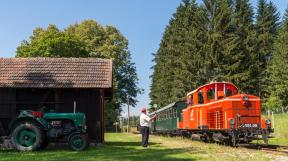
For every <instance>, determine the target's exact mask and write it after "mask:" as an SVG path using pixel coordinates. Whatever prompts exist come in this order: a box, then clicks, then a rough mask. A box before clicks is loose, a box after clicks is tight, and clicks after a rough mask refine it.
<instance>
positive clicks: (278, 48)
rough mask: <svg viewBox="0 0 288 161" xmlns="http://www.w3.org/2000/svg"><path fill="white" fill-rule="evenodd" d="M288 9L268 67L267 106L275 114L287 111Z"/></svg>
mask: <svg viewBox="0 0 288 161" xmlns="http://www.w3.org/2000/svg"><path fill="white" fill-rule="evenodd" d="M287 47H288V9H286V12H285V15H284V17H283V22H282V24H281V27H280V30H279V33H278V35H277V38H276V40H275V43H274V48H273V49H274V50H273V55H272V60H271V63H270V64H269V67H268V73H269V79H270V82H271V83H270V85H269V88H268V89H269V91H270V93H271V96H270V97H269V98H268V101H267V106H268V107H269V108H270V109H272V110H274V111H276V112H280V111H281V112H285V111H287V110H288V100H287V98H288V48H287Z"/></svg>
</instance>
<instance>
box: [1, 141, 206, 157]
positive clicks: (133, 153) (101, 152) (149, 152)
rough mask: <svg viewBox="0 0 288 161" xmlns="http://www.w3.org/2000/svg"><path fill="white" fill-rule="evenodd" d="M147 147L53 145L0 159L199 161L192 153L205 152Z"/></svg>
mask: <svg viewBox="0 0 288 161" xmlns="http://www.w3.org/2000/svg"><path fill="white" fill-rule="evenodd" d="M149 145H150V147H148V148H143V147H141V146H140V143H139V142H117V141H111V142H106V143H105V144H104V145H103V146H96V147H89V148H88V149H87V150H86V151H82V152H75V151H71V150H70V149H69V147H68V145H64V144H60V145H57V144H55V145H54V146H49V147H48V148H47V149H45V150H43V151H37V152H25V153H20V152H16V151H13V150H4V151H0V156H1V158H0V160H13V161H17V160H19V161H20V160H21V161H26V160H27V161H28V160H29V161H30V160H35V161H36V160H41V161H46V160H53V161H54V160H55V161H57V160H59V161H66V160H67V161H68V160H69V161H78V160H88V161H94V160H95V161H97V160H121V161H122V160H137V161H147V160H149V161H152V160H167V161H174V160H184V161H188V160H189V161H193V160H196V159H199V158H195V157H193V156H192V155H191V154H199V153H205V152H204V151H201V150H199V149H198V148H193V147H190V148H175V149H173V148H168V149H167V148H166V147H162V146H161V144H160V143H153V142H151V143H150V144H149Z"/></svg>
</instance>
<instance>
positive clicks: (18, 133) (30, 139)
mask: <svg viewBox="0 0 288 161" xmlns="http://www.w3.org/2000/svg"><path fill="white" fill-rule="evenodd" d="M43 140H44V132H43V131H42V129H41V128H40V127H38V126H37V125H35V124H33V123H29V122H26V123H21V124H19V125H18V126H17V127H16V128H15V129H14V130H13V132H12V143H13V145H14V147H15V148H16V149H17V150H18V151H34V150H38V149H40V148H41V146H42V144H43Z"/></svg>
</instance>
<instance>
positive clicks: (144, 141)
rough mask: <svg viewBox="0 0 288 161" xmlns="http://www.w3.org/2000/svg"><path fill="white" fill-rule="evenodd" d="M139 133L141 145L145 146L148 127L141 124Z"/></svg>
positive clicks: (147, 138) (146, 144)
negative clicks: (140, 134)
mask: <svg viewBox="0 0 288 161" xmlns="http://www.w3.org/2000/svg"><path fill="white" fill-rule="evenodd" d="M141 133H142V144H141V145H142V146H143V147H147V146H148V140H149V127H146V126H141Z"/></svg>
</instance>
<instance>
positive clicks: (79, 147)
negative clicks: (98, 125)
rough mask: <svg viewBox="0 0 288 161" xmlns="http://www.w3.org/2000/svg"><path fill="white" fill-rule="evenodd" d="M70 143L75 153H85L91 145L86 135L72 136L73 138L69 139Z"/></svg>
mask: <svg viewBox="0 0 288 161" xmlns="http://www.w3.org/2000/svg"><path fill="white" fill-rule="evenodd" d="M68 142H69V146H70V148H71V149H73V150H75V151H83V150H85V149H86V148H87V147H88V145H89V143H88V138H87V136H86V135H84V134H72V136H70V137H69V140H68Z"/></svg>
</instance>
